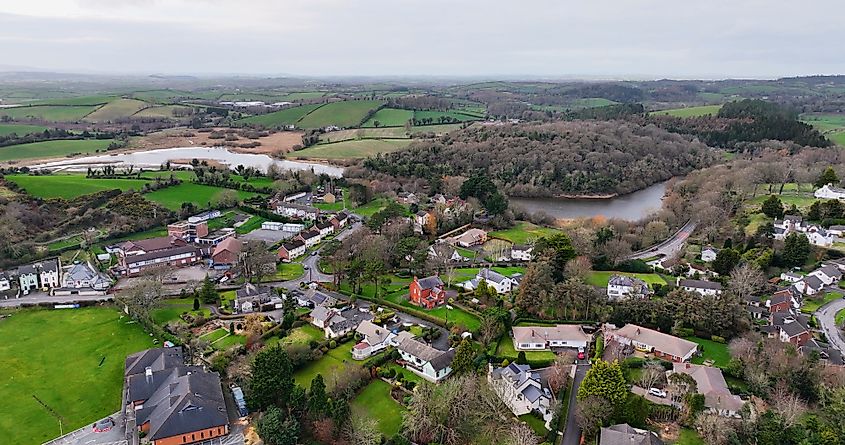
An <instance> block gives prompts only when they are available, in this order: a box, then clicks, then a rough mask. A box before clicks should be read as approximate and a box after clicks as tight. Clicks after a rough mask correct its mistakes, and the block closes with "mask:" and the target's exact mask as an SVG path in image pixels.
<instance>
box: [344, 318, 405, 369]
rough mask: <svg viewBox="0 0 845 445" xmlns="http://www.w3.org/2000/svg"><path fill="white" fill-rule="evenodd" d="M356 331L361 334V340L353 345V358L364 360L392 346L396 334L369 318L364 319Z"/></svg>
mask: <svg viewBox="0 0 845 445" xmlns="http://www.w3.org/2000/svg"><path fill="white" fill-rule="evenodd" d="M355 332H356V333H357V334H358V335H360V336H361V337H362V338H361V341H359V342H358V343H356V344H355V346H353V347H352V358H353V359H355V360H364V359H366V358H368V357H370V356H372V355H373V354H376V353H378V352H380V351H382V350H384V349H387V347H388V346H390V343H391V340H393V339H394V338H396V334H394V333H393V332H391V331H390V330H388V329H387V328H385V327H383V326H379V325H377V324H375V323H373V322H371V321H369V320H364V321H362V322H361V323H360V324H359V325H358V327H357V328H355Z"/></svg>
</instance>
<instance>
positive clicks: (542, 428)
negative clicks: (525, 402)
mask: <svg viewBox="0 0 845 445" xmlns="http://www.w3.org/2000/svg"><path fill="white" fill-rule="evenodd" d="M519 420H521V421H523V422H525V423H526V424H527V425H528V426H530V427H531V429H532V430H534V432H535V433H536V434H537V435H538V436H540V437H545V436H546V434H547V433H548V432H549V430H547V429H546V423H545V422H543V419H541V418H539V417H537V416H535V415H534V414H523V415H521V416H519Z"/></svg>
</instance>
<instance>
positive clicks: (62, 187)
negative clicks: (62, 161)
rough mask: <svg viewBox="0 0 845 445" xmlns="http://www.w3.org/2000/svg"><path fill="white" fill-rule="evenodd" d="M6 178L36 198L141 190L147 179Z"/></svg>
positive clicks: (71, 176)
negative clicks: (105, 191)
mask: <svg viewBox="0 0 845 445" xmlns="http://www.w3.org/2000/svg"><path fill="white" fill-rule="evenodd" d="M6 179H7V180H9V181H11V182H14V183H15V184H17V185H18V186H20V187H21V188H22V189H24V190H26V192H27V193H28V194H30V195H32V196H35V197H38V198H65V199H71V198H75V197H77V196H81V195H87V194H90V193H95V192H99V191H103V190H112V189H121V190H130V189H131V190H141V188H142V187H143V186H144V184H147V183H148V181H145V180H143V179H98V178H86V177H85V176H84V175H62V174H55V175H44V176H29V175H8V176H6Z"/></svg>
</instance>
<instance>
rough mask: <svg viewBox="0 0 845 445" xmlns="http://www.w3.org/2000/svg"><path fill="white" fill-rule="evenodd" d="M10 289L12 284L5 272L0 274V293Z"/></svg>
mask: <svg viewBox="0 0 845 445" xmlns="http://www.w3.org/2000/svg"><path fill="white" fill-rule="evenodd" d="M11 288H12V282H11V281H10V280H9V276H8V275H6V272H0V292H2V291H7V290H9V289H11Z"/></svg>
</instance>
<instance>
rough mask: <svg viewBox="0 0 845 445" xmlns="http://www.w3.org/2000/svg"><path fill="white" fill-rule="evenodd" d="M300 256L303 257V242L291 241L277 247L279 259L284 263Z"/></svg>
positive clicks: (298, 240)
mask: <svg viewBox="0 0 845 445" xmlns="http://www.w3.org/2000/svg"><path fill="white" fill-rule="evenodd" d="M302 255H305V241H302V240H300V239H292V240H290V241H288V242H286V243H284V244H282V247H279V252H278V256H279V259H280V260H282V261H284V262H286V263H289V262H291V260H293V259H294V258H297V257H300V256H302Z"/></svg>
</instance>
